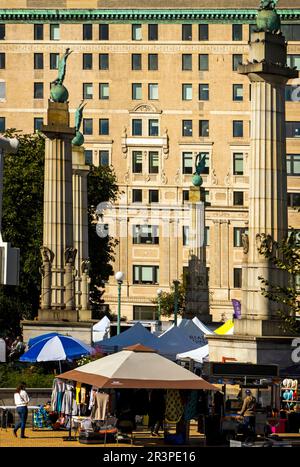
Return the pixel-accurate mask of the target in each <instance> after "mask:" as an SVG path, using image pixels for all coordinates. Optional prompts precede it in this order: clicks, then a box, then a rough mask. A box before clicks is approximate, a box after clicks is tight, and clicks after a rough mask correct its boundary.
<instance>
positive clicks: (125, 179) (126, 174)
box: [124, 170, 129, 183]
mask: <svg viewBox="0 0 300 467" xmlns="http://www.w3.org/2000/svg"><path fill="white" fill-rule="evenodd" d="M124 182H125V183H129V170H127V172H126V173H125V175H124Z"/></svg>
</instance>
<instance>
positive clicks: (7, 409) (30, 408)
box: [0, 405, 39, 431]
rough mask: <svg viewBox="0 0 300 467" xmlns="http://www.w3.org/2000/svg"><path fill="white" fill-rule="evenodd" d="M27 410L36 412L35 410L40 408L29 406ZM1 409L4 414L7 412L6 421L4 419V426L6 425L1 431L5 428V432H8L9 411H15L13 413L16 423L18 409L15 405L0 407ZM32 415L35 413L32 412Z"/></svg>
mask: <svg viewBox="0 0 300 467" xmlns="http://www.w3.org/2000/svg"><path fill="white" fill-rule="evenodd" d="M27 408H28V412H29V411H30V410H32V411H33V410H35V409H38V408H39V406H38V405H28V406H27ZM0 409H1V410H2V411H3V412H5V419H4V422H5V423H4V424H5V426H4V427H3V426H2V427H1V429H3V428H5V430H6V431H7V422H8V411H9V410H13V411H14V421H15V419H16V416H17V407H16V406H15V405H0ZM32 414H33V412H32ZM32 426H33V421H32Z"/></svg>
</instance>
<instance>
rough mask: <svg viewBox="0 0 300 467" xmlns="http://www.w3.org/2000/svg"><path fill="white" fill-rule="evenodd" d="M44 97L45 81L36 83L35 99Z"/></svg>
mask: <svg viewBox="0 0 300 467" xmlns="http://www.w3.org/2000/svg"><path fill="white" fill-rule="evenodd" d="M43 98H44V83H34V99H43Z"/></svg>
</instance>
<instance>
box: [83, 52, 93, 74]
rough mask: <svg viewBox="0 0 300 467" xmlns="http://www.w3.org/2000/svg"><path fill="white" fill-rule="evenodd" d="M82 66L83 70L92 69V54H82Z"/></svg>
mask: <svg viewBox="0 0 300 467" xmlns="http://www.w3.org/2000/svg"><path fill="white" fill-rule="evenodd" d="M82 67H83V69H84V70H92V69H93V54H83V63H82Z"/></svg>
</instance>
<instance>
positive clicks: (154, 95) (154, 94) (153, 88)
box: [148, 83, 158, 100]
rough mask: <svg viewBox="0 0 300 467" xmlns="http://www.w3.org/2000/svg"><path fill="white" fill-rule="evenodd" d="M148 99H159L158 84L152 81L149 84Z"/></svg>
mask: <svg viewBox="0 0 300 467" xmlns="http://www.w3.org/2000/svg"><path fill="white" fill-rule="evenodd" d="M148 99H149V100H157V99H158V84H157V83H151V84H149V85H148Z"/></svg>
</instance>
